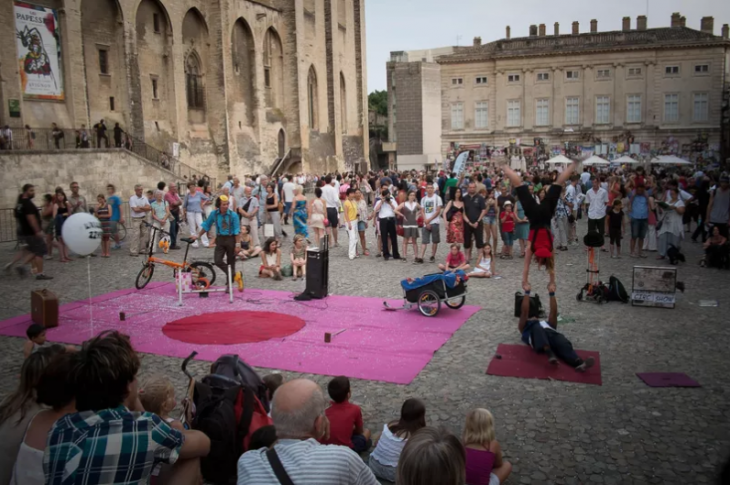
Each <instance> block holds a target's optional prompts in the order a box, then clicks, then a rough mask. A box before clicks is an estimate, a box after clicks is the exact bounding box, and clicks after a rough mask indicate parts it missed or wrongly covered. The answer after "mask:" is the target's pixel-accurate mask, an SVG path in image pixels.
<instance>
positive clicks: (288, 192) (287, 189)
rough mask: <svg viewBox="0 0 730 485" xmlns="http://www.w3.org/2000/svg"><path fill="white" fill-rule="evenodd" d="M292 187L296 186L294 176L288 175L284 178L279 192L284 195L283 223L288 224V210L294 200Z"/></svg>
mask: <svg viewBox="0 0 730 485" xmlns="http://www.w3.org/2000/svg"><path fill="white" fill-rule="evenodd" d="M294 187H296V184H295V183H294V177H292V176H291V175H290V176H289V177H287V178H285V179H284V185H283V186H282V187H281V192H282V195H283V196H284V197H283V199H284V224H289V211H290V210H291V204H292V202H293V201H294Z"/></svg>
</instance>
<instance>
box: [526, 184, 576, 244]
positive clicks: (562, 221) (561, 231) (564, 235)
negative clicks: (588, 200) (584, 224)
mask: <svg viewBox="0 0 730 485" xmlns="http://www.w3.org/2000/svg"><path fill="white" fill-rule="evenodd" d="M565 197H566V189H565V187H563V190H562V191H561V194H560V198H559V199H558V203H557V205H556V206H555V215H554V216H553V219H552V221H550V225H551V227H552V231H553V236H554V237H555V243H556V244H555V247H556V249H558V250H560V251H567V250H568V219H569V218H570V217H571V215H572V214H571V212H572V209H571V208H570V206H569V205H568V203H567V202H566V200H565ZM520 205H521V204H520ZM528 227H529V226H528Z"/></svg>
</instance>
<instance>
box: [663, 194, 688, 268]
mask: <svg viewBox="0 0 730 485" xmlns="http://www.w3.org/2000/svg"><path fill="white" fill-rule="evenodd" d="M659 207H661V208H662V209H663V210H664V217H663V218H662V225H661V227H660V228H659V230H658V231H657V237H658V238H659V239H658V244H657V249H658V251H659V256H657V259H664V258H666V257H667V251H668V249H669V247H670V246H674V247H675V248H677V249H680V247H681V245H682V238H683V237H684V224H682V215H683V214H684V210H685V206H684V202H682V199H681V198H680V197H679V189H678V188H677V187H676V186H670V188H669V197H668V198H667V200H666V202H659Z"/></svg>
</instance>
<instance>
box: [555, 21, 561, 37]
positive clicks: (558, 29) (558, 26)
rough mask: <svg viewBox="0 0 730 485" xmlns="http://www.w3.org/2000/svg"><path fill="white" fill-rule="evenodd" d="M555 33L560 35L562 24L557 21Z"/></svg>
mask: <svg viewBox="0 0 730 485" xmlns="http://www.w3.org/2000/svg"><path fill="white" fill-rule="evenodd" d="M555 35H560V24H559V23H558V22H555Z"/></svg>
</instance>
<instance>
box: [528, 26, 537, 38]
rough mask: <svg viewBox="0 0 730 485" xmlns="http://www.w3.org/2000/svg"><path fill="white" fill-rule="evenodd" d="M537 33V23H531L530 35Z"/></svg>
mask: <svg viewBox="0 0 730 485" xmlns="http://www.w3.org/2000/svg"><path fill="white" fill-rule="evenodd" d="M536 35H537V25H530V37H535V36H536Z"/></svg>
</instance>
